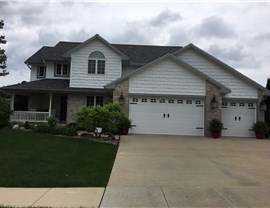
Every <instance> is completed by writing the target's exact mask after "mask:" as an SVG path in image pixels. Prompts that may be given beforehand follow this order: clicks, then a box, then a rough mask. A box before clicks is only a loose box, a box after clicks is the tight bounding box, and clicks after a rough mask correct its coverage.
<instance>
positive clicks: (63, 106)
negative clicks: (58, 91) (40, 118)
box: [60, 96, 67, 122]
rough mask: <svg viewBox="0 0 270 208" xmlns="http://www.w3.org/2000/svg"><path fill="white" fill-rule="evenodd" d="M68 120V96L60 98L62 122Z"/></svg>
mask: <svg viewBox="0 0 270 208" xmlns="http://www.w3.org/2000/svg"><path fill="white" fill-rule="evenodd" d="M66 120H67V96H61V97H60V122H65V121H66Z"/></svg>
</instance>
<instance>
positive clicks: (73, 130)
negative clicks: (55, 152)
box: [50, 126, 77, 136]
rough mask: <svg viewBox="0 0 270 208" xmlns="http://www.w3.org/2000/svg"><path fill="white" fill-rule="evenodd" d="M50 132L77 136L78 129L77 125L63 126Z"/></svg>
mask: <svg viewBox="0 0 270 208" xmlns="http://www.w3.org/2000/svg"><path fill="white" fill-rule="evenodd" d="M50 133H51V134H54V135H64V136H76V135H77V129H76V128H75V127H68V126H63V127H57V128H55V129H52V130H51V131H50Z"/></svg>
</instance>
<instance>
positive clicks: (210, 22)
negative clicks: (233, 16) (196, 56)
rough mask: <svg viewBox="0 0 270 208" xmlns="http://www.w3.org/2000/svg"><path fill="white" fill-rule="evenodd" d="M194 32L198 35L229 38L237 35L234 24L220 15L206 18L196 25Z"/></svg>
mask: <svg viewBox="0 0 270 208" xmlns="http://www.w3.org/2000/svg"><path fill="white" fill-rule="evenodd" d="M193 32H194V33H195V34H196V35H197V36H198V37H201V36H203V37H207V38H210V37H215V38H228V37H234V36H236V34H235V32H234V30H233V29H232V26H231V25H230V24H228V23H226V22H225V21H224V20H223V19H222V18H221V17H219V16H211V17H207V18H205V19H204V20H203V21H202V23H201V24H199V25H197V26H195V28H194V29H193Z"/></svg>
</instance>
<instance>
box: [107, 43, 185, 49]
mask: <svg viewBox="0 0 270 208" xmlns="http://www.w3.org/2000/svg"><path fill="white" fill-rule="evenodd" d="M111 44H112V45H121V46H145V47H175V48H183V46H164V45H146V44H142V45H139V44H122V43H111Z"/></svg>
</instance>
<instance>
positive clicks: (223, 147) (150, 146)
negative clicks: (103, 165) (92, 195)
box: [101, 135, 270, 207]
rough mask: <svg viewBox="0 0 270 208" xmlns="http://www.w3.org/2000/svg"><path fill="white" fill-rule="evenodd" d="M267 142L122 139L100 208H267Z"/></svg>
mask: <svg viewBox="0 0 270 208" xmlns="http://www.w3.org/2000/svg"><path fill="white" fill-rule="evenodd" d="M269 196H270V140H256V139H255V138H221V139H212V138H204V137H182V136H181V137H180V136H148V135H147V136H146V135H132V136H131V135H130V136H126V137H123V138H122V140H121V144H120V147H119V150H118V154H117V157H116V161H115V164H114V167H113V170H112V173H111V177H110V181H109V184H108V187H107V188H106V190H105V194H104V197H103V200H102V203H101V207H270V197H269Z"/></svg>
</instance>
